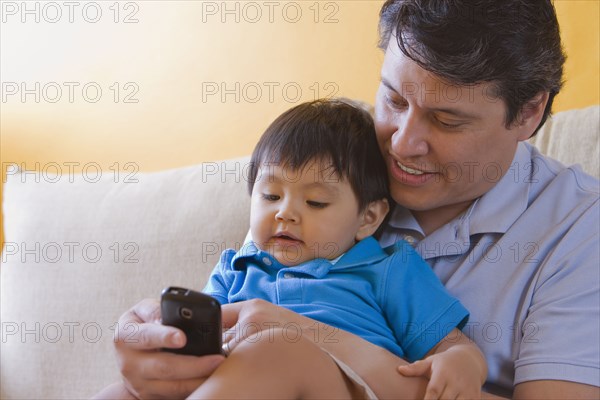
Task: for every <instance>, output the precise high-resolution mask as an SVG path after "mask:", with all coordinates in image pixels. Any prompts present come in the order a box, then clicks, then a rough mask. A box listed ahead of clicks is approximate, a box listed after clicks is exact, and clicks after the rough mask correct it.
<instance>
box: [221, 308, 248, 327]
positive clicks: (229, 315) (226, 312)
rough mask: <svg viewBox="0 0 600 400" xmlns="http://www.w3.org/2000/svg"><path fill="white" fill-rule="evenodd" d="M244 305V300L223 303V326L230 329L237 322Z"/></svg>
mask: <svg viewBox="0 0 600 400" xmlns="http://www.w3.org/2000/svg"><path fill="white" fill-rule="evenodd" d="M243 306H244V302H239V303H231V304H223V305H222V306H221V323H222V324H223V328H225V329H229V328H231V327H233V326H234V325H235V324H237V322H238V318H239V315H240V311H241V310H242V307H243Z"/></svg>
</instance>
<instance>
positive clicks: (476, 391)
mask: <svg viewBox="0 0 600 400" xmlns="http://www.w3.org/2000/svg"><path fill="white" fill-rule="evenodd" d="M398 371H399V372H400V373H401V374H402V375H404V376H424V377H427V378H429V384H428V385H427V391H426V393H425V397H426V398H428V399H429V398H433V399H438V398H452V399H453V398H457V397H458V398H481V386H482V385H483V383H484V382H485V379H486V377H487V364H486V362H485V358H484V357H483V353H482V352H481V350H479V348H478V347H477V346H476V345H475V343H473V342H472V341H470V340H469V338H468V337H467V336H466V335H464V334H463V333H462V332H461V331H459V330H458V329H456V328H455V329H454V330H453V331H452V332H450V333H449V334H448V335H447V336H446V337H445V338H444V339H442V340H441V341H440V342H439V343H438V344H437V345H436V346H435V347H433V348H432V349H431V350H430V351H429V352H428V353H427V355H426V356H425V358H424V359H422V360H419V361H416V362H414V363H412V364H409V365H401V366H399V367H398Z"/></svg>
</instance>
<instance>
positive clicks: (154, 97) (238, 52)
mask: <svg viewBox="0 0 600 400" xmlns="http://www.w3.org/2000/svg"><path fill="white" fill-rule="evenodd" d="M382 3H383V2H382V1H371V0H368V1H296V2H294V1H281V2H261V1H259V2H247V1H240V2H236V1H229V2H221V1H132V2H127V1H123V2H120V3H118V7H115V6H114V2H104V1H97V2H76V6H75V7H73V8H69V7H68V6H65V5H64V3H63V2H29V3H28V6H27V7H28V8H27V9H28V10H30V11H32V12H31V13H26V12H24V11H25V10H24V9H23V4H24V3H22V2H6V1H3V2H2V19H3V20H2V25H1V32H0V33H1V34H0V49H1V50H0V52H1V53H0V63H1V64H0V71H1V79H2V84H3V87H2V93H3V96H4V97H3V98H2V99H1V103H0V106H1V111H0V114H1V115H0V134H1V135H0V160H1V162H2V163H3V164H2V167H3V168H2V173H3V175H4V172H5V166H6V163H8V162H17V163H24V166H25V167H26V168H28V169H35V170H46V171H49V172H52V171H55V168H54V167H55V166H56V165H57V164H58V165H59V166H61V167H62V169H63V172H65V173H66V172H68V168H69V166H68V164H66V163H73V162H75V163H79V167H81V166H85V165H92V166H94V165H101V166H102V167H103V168H109V167H113V168H114V166H115V165H116V166H119V167H120V168H124V167H125V165H126V164H127V163H130V164H127V165H128V167H127V168H126V169H127V170H131V168H137V169H139V170H140V171H150V170H159V169H165V168H173V167H178V166H183V165H190V164H195V163H198V162H202V161H209V160H216V159H223V158H230V157H237V156H242V155H246V154H249V153H250V151H251V150H252V147H253V145H254V143H255V142H256V140H257V138H258V137H259V135H260V134H261V132H262V131H263V129H264V128H265V127H266V126H267V125H268V123H269V122H270V121H271V120H272V119H273V118H274V117H275V116H277V115H278V114H279V113H281V112H282V111H283V110H285V109H287V108H289V107H290V106H292V105H294V104H297V103H299V102H301V101H305V100H309V99H313V98H316V97H326V96H328V95H331V94H335V95H337V96H340V95H341V96H347V97H353V98H358V99H362V100H365V101H369V102H372V99H373V97H374V94H375V90H376V87H377V83H378V74H379V65H380V62H381V59H382V56H381V54H380V52H379V51H378V50H377V49H376V42H377V32H376V24H377V13H378V11H379V8H380V6H381V4H382ZM555 3H556V7H557V10H558V13H559V20H560V23H561V27H562V32H563V38H564V43H565V47H566V50H567V52H568V54H569V60H568V63H567V74H566V75H567V84H566V87H565V89H564V92H563V93H561V94H560V95H559V97H558V98H557V103H556V107H555V111H560V110H564V109H569V108H576V107H583V106H587V105H591V104H597V103H599V102H600V101H599V90H600V89H599V87H600V85H599V82H598V71H599V68H600V66H599V57H600V55H599V54H600V51H599V42H598V38H599V36H600V34H599V27H598V24H599V20H600V17H599V14H600V9H599V3H598V1H585V0H582V1H578V0H562V1H556V2H555ZM36 4H37V7H38V9H37V10H36V9H35V7H36ZM56 5H58V7H59V8H57V7H56ZM98 11H100V13H101V14H98ZM59 13H60V16H59ZM36 14H37V15H36ZM36 18H39V21H36ZM23 19H24V20H23ZM53 21H55V22H53ZM94 21H97V22H94ZM126 21H127V23H126ZM36 83H39V89H38V88H36ZM22 85H24V86H22ZM84 87H85V88H86V91H84V90H83V88H84ZM97 88H100V90H101V91H102V94H101V96H98V95H97V92H96V89H97ZM23 89H26V90H30V91H31V93H29V94H26V95H25V97H24V98H23V97H21V95H22V93H23ZM57 89H60V91H61V93H60V95H59V93H58V91H57ZM71 89H72V92H71ZM222 89H225V90H226V91H227V92H224V91H223V90H222ZM284 89H285V90H284ZM298 89H299V90H300V92H301V95H298V92H297V91H298ZM215 90H216V91H217V93H216V94H211V93H212V92H211V91H215ZM258 90H260V92H259V91H258ZM14 91H17V93H16V94H11V93H13V92H14ZM223 93H225V94H224V97H222V95H223ZM36 95H38V96H39V99H37V98H36ZM128 96H129V97H128ZM132 101H133V102H132ZM36 163H37V164H36ZM131 163H132V164H131Z"/></svg>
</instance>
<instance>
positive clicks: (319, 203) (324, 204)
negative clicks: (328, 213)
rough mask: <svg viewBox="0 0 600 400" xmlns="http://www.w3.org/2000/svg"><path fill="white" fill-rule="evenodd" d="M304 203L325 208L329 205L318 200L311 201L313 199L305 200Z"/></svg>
mask: <svg viewBox="0 0 600 400" xmlns="http://www.w3.org/2000/svg"><path fill="white" fill-rule="evenodd" d="M306 204H308V205H309V206H311V207H313V208H325V207H327V206H328V205H329V204H328V203H321V202H319V201H313V200H307V201H306Z"/></svg>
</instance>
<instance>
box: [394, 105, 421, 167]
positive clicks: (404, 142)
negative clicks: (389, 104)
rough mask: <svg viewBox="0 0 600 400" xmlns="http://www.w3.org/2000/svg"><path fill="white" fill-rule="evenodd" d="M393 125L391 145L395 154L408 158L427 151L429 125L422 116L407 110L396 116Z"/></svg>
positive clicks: (418, 155)
mask: <svg viewBox="0 0 600 400" xmlns="http://www.w3.org/2000/svg"><path fill="white" fill-rule="evenodd" d="M395 127H396V131H395V132H394V133H393V135H392V142H391V147H392V151H393V152H394V154H395V155H396V156H398V157H400V158H402V159H410V158H413V157H420V156H424V155H426V154H427V153H428V152H429V143H428V141H427V140H428V132H429V127H428V123H427V121H426V120H425V118H424V117H423V116H420V115H417V114H416V113H415V112H412V111H409V112H407V113H405V114H404V115H402V116H399V117H398V119H397V121H396V122H395Z"/></svg>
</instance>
